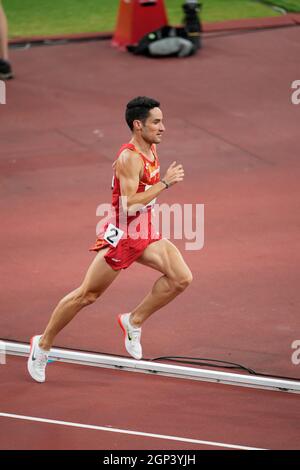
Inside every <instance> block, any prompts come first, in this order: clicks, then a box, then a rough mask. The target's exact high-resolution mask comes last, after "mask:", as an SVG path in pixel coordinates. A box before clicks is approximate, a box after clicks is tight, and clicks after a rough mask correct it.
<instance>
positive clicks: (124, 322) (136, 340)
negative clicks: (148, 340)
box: [118, 313, 143, 359]
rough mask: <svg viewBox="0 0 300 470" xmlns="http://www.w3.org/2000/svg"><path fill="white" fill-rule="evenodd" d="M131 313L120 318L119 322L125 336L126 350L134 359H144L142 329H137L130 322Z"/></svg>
mask: <svg viewBox="0 0 300 470" xmlns="http://www.w3.org/2000/svg"><path fill="white" fill-rule="evenodd" d="M129 317H130V313H123V314H121V315H119V316H118V322H119V325H120V327H121V328H122V330H123V332H124V335H125V348H126V349H127V352H128V353H129V354H130V355H131V356H132V357H134V359H142V357H143V353H142V346H141V343H140V340H141V334H142V328H136V327H134V326H132V325H131V324H130V322H129Z"/></svg>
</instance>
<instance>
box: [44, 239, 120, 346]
mask: <svg viewBox="0 0 300 470" xmlns="http://www.w3.org/2000/svg"><path fill="white" fill-rule="evenodd" d="M108 249H109V248H105V249H102V250H101V251H100V252H99V253H98V254H97V255H96V257H95V258H94V260H93V262H92V263H91V265H90V267H89V269H88V271H87V273H86V275H85V278H84V280H83V283H82V284H81V286H80V287H78V288H77V289H75V290H74V291H72V292H70V294H68V295H66V296H65V297H64V298H63V299H62V300H61V301H60V302H59V303H58V305H57V307H56V308H55V310H54V312H53V313H52V316H51V318H50V321H49V323H48V325H47V327H46V329H45V331H44V334H43V335H42V337H41V339H40V342H39V346H40V348H42V349H43V350H45V351H49V350H50V349H51V347H52V344H53V342H54V339H55V337H56V336H57V334H58V333H59V332H60V331H61V330H62V329H63V328H64V327H65V326H66V325H67V324H68V323H69V322H70V321H71V320H72V319H73V318H74V317H75V315H76V314H77V313H78V312H79V311H80V310H81V309H83V308H84V307H86V306H87V305H90V304H92V303H93V302H95V300H96V299H97V298H98V297H99V296H100V295H101V294H102V293H103V292H104V291H105V290H106V289H107V287H108V286H109V285H110V284H111V283H112V282H113V281H114V280H115V279H116V277H117V276H118V274H119V273H120V271H115V270H113V269H112V268H111V267H110V266H109V264H107V262H106V261H105V259H104V256H105V254H106V253H107V251H108Z"/></svg>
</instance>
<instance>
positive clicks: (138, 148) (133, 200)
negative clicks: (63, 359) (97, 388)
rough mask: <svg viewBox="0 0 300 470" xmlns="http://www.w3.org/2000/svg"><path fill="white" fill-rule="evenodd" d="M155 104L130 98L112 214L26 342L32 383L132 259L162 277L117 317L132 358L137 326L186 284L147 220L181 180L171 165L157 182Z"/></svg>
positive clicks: (158, 119)
mask: <svg viewBox="0 0 300 470" xmlns="http://www.w3.org/2000/svg"><path fill="white" fill-rule="evenodd" d="M159 106H160V103H159V102H158V101H156V100H153V99H151V98H147V97H137V98H134V99H133V100H131V101H130V102H129V103H128V104H127V108H126V122H127V124H128V126H129V128H130V129H131V131H132V139H131V140H130V143H128V144H125V145H123V146H122V147H121V149H120V151H119V153H118V156H117V159H116V161H115V162H114V164H113V172H114V178H113V193H112V207H113V208H114V209H115V212H116V214H117V215H116V217H115V218H113V219H112V220H111V221H108V222H107V223H106V224H105V226H104V228H103V231H102V232H101V233H100V234H99V236H98V239H97V240H96V243H95V245H94V246H93V247H91V248H90V250H91V251H96V252H97V255H96V256H95V258H94V260H93V261H92V263H91V265H90V267H89V268H88V271H87V273H86V275H85V278H84V280H83V282H82V284H81V285H80V287H78V288H77V289H75V290H74V291H72V292H71V293H69V294H68V295H66V296H65V297H64V298H63V299H62V300H61V301H60V302H59V303H58V305H57V306H56V308H55V310H54V312H53V314H52V316H51V318H50V321H49V323H48V325H47V327H46V329H45V331H44V333H43V334H42V335H37V336H33V338H32V339H31V349H30V356H29V359H28V371H29V373H30V375H31V377H32V378H33V379H34V380H36V381H37V382H45V369H46V365H47V359H48V355H49V352H50V349H51V347H52V344H53V342H54V339H55V337H56V336H57V334H58V333H59V332H60V331H61V330H62V329H63V328H64V327H65V326H66V325H67V324H68V323H69V322H70V321H71V320H72V319H73V318H74V317H75V315H76V314H77V313H78V312H79V311H80V310H81V309H82V308H84V307H86V306H87V305H90V304H92V303H93V302H95V300H97V299H98V297H100V296H101V294H102V293H103V292H104V291H105V290H106V289H107V287H108V286H109V285H110V284H111V283H112V282H113V281H114V280H115V279H116V277H117V276H118V275H119V273H120V271H121V270H122V269H126V268H128V267H129V266H130V265H131V264H132V263H133V262H134V261H137V262H138V263H141V264H143V265H145V266H148V267H151V268H153V269H155V270H157V271H159V272H160V273H161V274H162V276H161V277H159V279H158V280H157V281H156V282H155V283H154V286H153V287H152V290H151V291H150V292H149V293H148V295H146V297H145V298H144V299H143V300H142V301H141V303H140V304H139V305H138V306H136V307H135V308H134V309H133V310H132V311H131V312H129V313H123V314H120V315H119V316H118V322H119V325H120V327H121V328H122V330H123V333H124V337H125V348H126V350H127V352H128V353H129V354H130V355H131V356H133V357H134V358H135V359H141V358H142V347H141V342H140V340H141V332H142V328H141V326H142V325H143V323H144V322H145V321H146V320H147V318H149V316H150V315H152V314H153V313H154V312H156V311H157V310H159V309H160V308H161V307H163V306H164V305H166V304H168V303H169V302H170V301H171V300H173V299H174V298H175V297H176V296H177V295H178V294H179V293H180V292H183V291H184V289H185V288H186V287H187V286H188V285H189V284H190V283H191V281H192V273H191V271H190V269H189V268H188V266H187V265H186V263H185V261H184V260H183V258H182V256H181V254H180V252H179V251H178V249H177V248H176V247H175V245H173V243H171V242H170V241H169V240H167V239H164V238H162V237H161V235H160V234H158V233H156V232H155V230H154V228H153V223H152V221H151V211H152V207H151V206H152V204H153V200H155V198H157V196H159V195H160V194H161V193H162V192H163V191H165V190H166V189H168V188H169V187H171V186H173V185H174V184H176V183H178V182H180V181H182V180H183V178H184V170H183V167H182V165H180V164H176V162H173V163H172V164H171V165H170V167H169V168H168V170H167V172H166V174H165V176H164V178H162V179H161V178H160V166H159V160H158V156H157V153H156V145H157V144H159V143H160V142H161V140H162V135H163V133H164V131H165V127H164V124H163V115H162V111H161V109H160V107H159ZM132 223H136V225H138V226H140V227H143V230H140V236H139V237H136V236H134V237H133V236H132V235H131V233H130V230H129V227H130V226H131V225H132ZM145 227H146V229H145ZM145 231H146V234H145Z"/></svg>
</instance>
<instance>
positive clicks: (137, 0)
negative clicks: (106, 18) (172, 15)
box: [112, 0, 168, 48]
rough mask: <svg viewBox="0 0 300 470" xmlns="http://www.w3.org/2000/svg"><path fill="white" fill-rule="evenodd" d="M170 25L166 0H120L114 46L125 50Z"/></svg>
mask: <svg viewBox="0 0 300 470" xmlns="http://www.w3.org/2000/svg"><path fill="white" fill-rule="evenodd" d="M167 24H168V18H167V13H166V9H165V5H164V0H120V6H119V14H118V20H117V26H116V30H115V33H114V37H113V41H112V44H113V45H114V46H118V47H121V48H125V47H126V46H127V45H129V44H137V43H138V41H139V40H140V39H141V38H142V37H143V36H145V34H147V33H150V32H151V31H154V30H155V29H158V28H161V27H162V26H165V25H167Z"/></svg>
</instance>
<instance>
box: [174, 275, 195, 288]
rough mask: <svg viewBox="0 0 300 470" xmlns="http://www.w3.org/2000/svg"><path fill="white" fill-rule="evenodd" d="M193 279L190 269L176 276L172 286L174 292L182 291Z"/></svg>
mask: <svg viewBox="0 0 300 470" xmlns="http://www.w3.org/2000/svg"><path fill="white" fill-rule="evenodd" d="M192 281H193V275H192V273H191V271H187V272H186V273H185V274H183V275H181V276H178V277H177V278H176V279H174V280H173V288H174V290H175V291H176V292H178V293H180V292H183V291H184V290H185V289H186V288H187V287H188V286H189V285H190V284H191V282H192Z"/></svg>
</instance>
